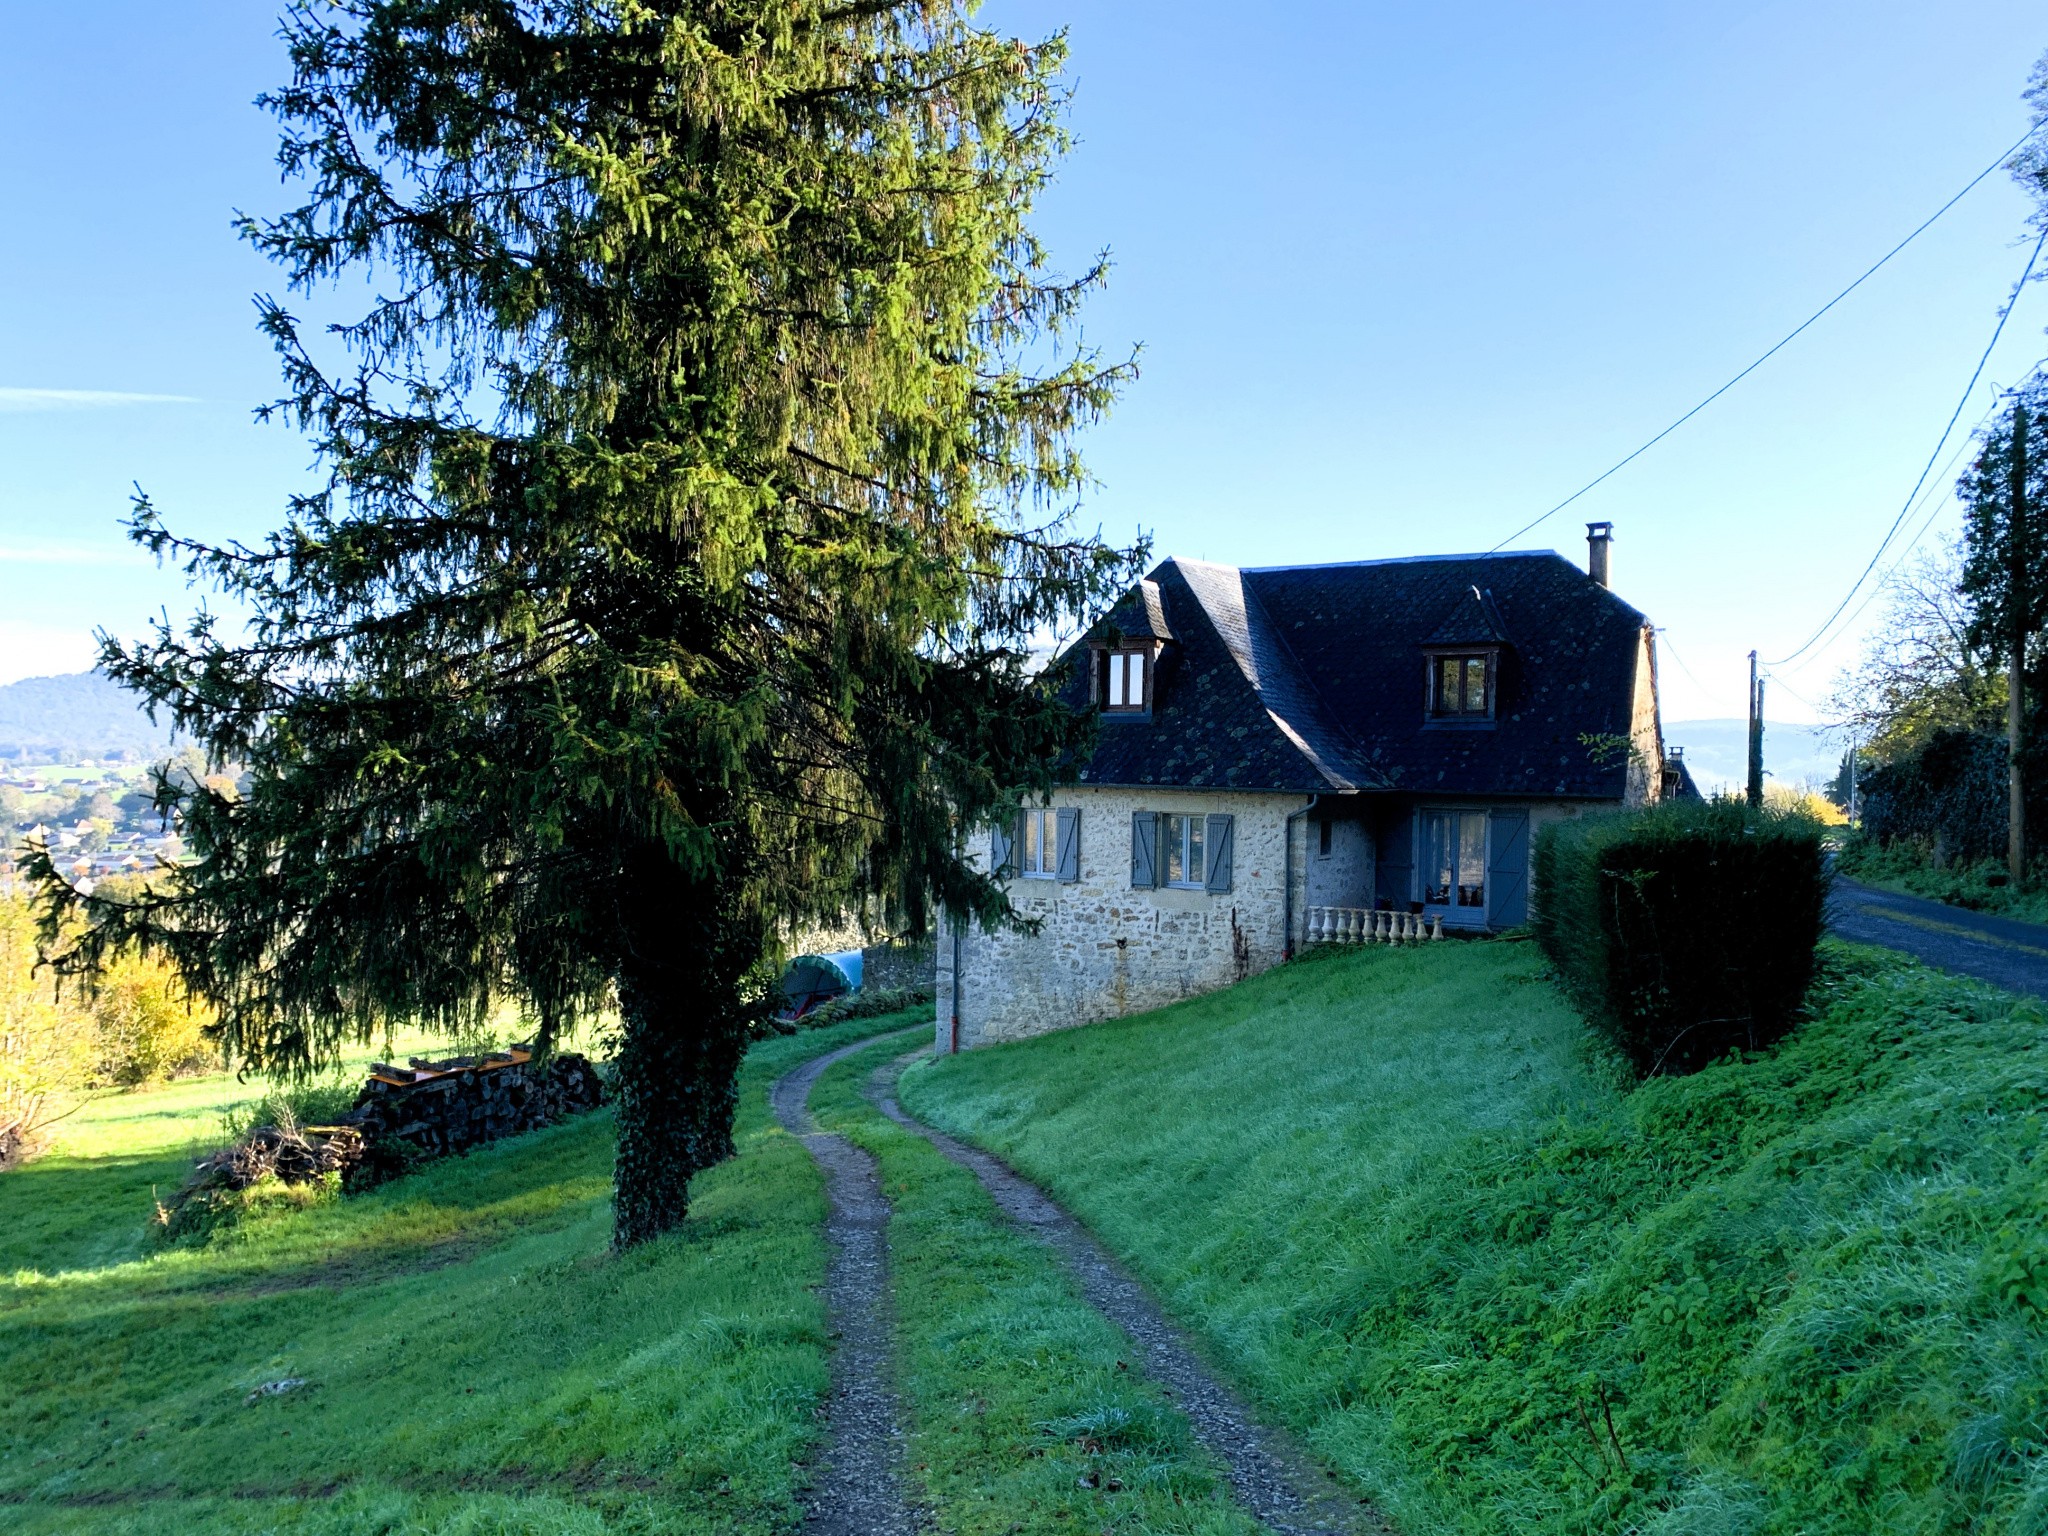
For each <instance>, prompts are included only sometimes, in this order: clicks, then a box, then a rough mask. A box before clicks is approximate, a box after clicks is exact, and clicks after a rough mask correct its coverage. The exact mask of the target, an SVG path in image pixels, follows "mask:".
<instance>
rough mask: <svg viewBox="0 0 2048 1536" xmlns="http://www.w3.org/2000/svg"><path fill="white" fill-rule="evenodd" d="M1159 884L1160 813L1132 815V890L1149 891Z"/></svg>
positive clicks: (1137, 813) (1145, 812) (1136, 813)
mask: <svg viewBox="0 0 2048 1536" xmlns="http://www.w3.org/2000/svg"><path fill="white" fill-rule="evenodd" d="M1158 883H1159V813H1158V812H1157V811H1133V812H1132V813H1131V889H1132V890H1134V891H1149V890H1150V889H1152V887H1154V886H1155V885H1157V884H1158Z"/></svg>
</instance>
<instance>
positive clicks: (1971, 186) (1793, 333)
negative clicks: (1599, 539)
mask: <svg viewBox="0 0 2048 1536" xmlns="http://www.w3.org/2000/svg"><path fill="white" fill-rule="evenodd" d="M2042 126H2043V125H2038V124H2037V125H2036V126H2035V127H2032V128H2029V129H2028V130H2027V131H2026V132H2025V133H2023V134H2021V135H2020V136H2019V137H2018V138H2017V139H2015V140H2014V141H2013V144H2012V148H2010V149H2008V150H2006V151H2005V153H2003V154H2001V155H2000V156H1999V157H1998V158H1997V159H1996V160H1994V161H1992V162H1991V163H1990V164H1989V165H1987V166H1985V167H1984V169H1983V170H1981V171H1979V172H1978V173H1977V174H1976V175H1974V176H1972V177H1971V178H1970V180H1969V182H1968V184H1967V185H1965V186H1964V188H1963V190H1962V191H1960V192H1958V193H1957V194H1956V195H1955V196H1954V197H1952V198H1950V199H1949V200H1948V201H1947V202H1945V203H1943V204H1942V205H1941V206H1940V207H1939V208H1937V209H1935V210H1934V212H1933V213H1931V214H1929V215H1928V216H1927V220H1926V222H1925V223H1923V224H1921V226H1920V227H1919V228H1918V229H1916V230H1914V231H1913V233H1911V234H1910V235H1908V236H1906V238H1905V239H1903V240H1901V241H1900V242H1899V243H1898V244H1897V245H1895V246H1893V247H1892V248H1891V249H1890V250H1888V251H1886V252H1885V253H1884V255H1882V256H1880V257H1879V258H1878V259H1877V260H1876V262H1874V263H1873V264H1872V265H1871V266H1870V268H1869V269H1868V270H1867V271H1866V272H1864V274H1863V275H1862V276H1861V277H1859V278H1857V279H1856V281H1855V282H1853V283H1851V284H1850V285H1849V286H1848V287H1846V288H1844V289H1843V290H1842V291H1841V292H1840V293H1838V294H1836V295H1835V296H1834V297H1833V298H1832V299H1829V300H1828V301H1827V303H1825V304H1823V305H1821V307H1820V308H1819V309H1816V310H1815V311H1814V312H1813V313H1812V314H1810V315H1808V316H1807V317H1806V319H1805V320H1804V321H1802V322H1801V323H1800V324H1799V325H1798V326H1797V327H1795V328H1794V329H1792V330H1790V331H1788V332H1786V333H1785V335H1784V337H1783V338H1782V339H1781V340H1780V341H1779V342H1778V344H1777V345H1776V346H1774V347H1772V348H1771V349H1770V351H1768V352H1766V353H1764V354H1763V356H1761V357H1759V358H1758V359H1757V360H1756V361H1755V362H1753V363H1751V364H1750V365H1749V366H1748V367H1747V368H1745V369H1743V370H1742V372H1740V373H1738V374H1736V375H1735V377H1734V378H1732V379H1730V380H1729V381H1728V382H1727V383H1726V384H1723V385H1722V386H1721V387H1720V388H1719V389H1717V390H1715V391H1714V392H1713V393H1712V394H1711V395H1709V396H1707V398H1706V399H1704V400H1702V401H1701V402H1700V403H1699V404H1698V405H1696V406H1694V407H1693V408H1692V409H1691V410H1689V411H1687V412H1686V413H1685V414H1684V415H1683V416H1681V417H1679V418H1678V420H1676V421H1674V422H1672V423H1671V425H1670V426H1668V427H1666V428H1665V429H1664V430H1663V431H1662V432H1659V433H1658V434H1657V435H1656V436H1655V437H1653V438H1651V439H1650V440H1649V441H1648V442H1647V443H1644V444H1643V445H1642V447H1640V448H1638V449H1637V450H1636V451H1635V452H1634V453H1632V454H1630V455H1629V456H1628V457H1627V458H1625V459H1623V460H1621V461H1620V462H1619V463H1617V464H1615V465H1614V466H1613V467H1612V468H1610V469H1608V470H1607V471H1606V472H1605V473H1603V474H1600V475H1596V476H1595V477H1594V478H1593V479H1591V480H1588V481H1587V482H1586V483H1585V484H1584V485H1582V486H1580V487H1579V488H1578V489H1577V490H1576V491H1573V492H1572V493H1571V495H1569V496H1567V497H1565V499H1564V500H1563V501H1560V502H1559V503H1558V504H1557V505H1556V506H1554V507H1552V508H1551V509H1550V510H1549V511H1548V512H1545V513H1544V514H1543V515H1542V516H1540V517H1537V518H1534V519H1532V520H1531V521H1529V522H1526V523H1524V524H1523V525H1522V526H1521V527H1519V528H1517V529H1516V530H1515V531H1514V532H1513V533H1511V534H1509V535H1508V536H1507V537H1506V538H1504V539H1502V540H1501V541H1500V543H1498V544H1496V545H1494V546H1493V549H1492V550H1489V551H1488V553H1489V554H1491V553H1495V552H1498V551H1499V550H1501V549H1504V548H1506V547H1507V546H1508V545H1510V544H1512V543H1514V541H1515V540H1516V539H1519V538H1520V537H1521V536H1522V535H1523V534H1525V533H1527V532H1529V531H1530V530H1531V529H1533V528H1537V527H1540V526H1541V525H1542V524H1544V523H1546V522H1548V521H1550V519H1551V518H1553V517H1555V516H1557V514H1558V513H1560V512H1562V511H1563V510H1564V509H1565V508H1566V507H1568V506H1570V505H1571V504H1572V503H1573V502H1575V501H1577V500H1578V499H1579V498H1580V497H1581V496H1583V495H1585V494H1586V493H1587V492H1588V491H1590V490H1592V489H1593V488H1594V487H1595V486H1597V485H1599V484H1600V483H1601V482H1602V481H1604V480H1607V479H1608V478H1610V477H1611V476H1613V475H1615V474H1618V473H1619V472H1620V471H1622V470H1624V469H1626V468H1628V466H1629V465H1631V464H1633V463H1634V462H1635V461H1636V460H1637V459H1639V458H1641V457H1642V456H1643V455H1644V454H1646V453H1648V452H1649V451H1650V450H1651V449H1652V448H1654V447H1656V446H1657V445H1658V444H1659V443H1661V442H1663V441H1664V439H1665V438H1667V437H1669V436H1670V435H1671V434H1672V433H1674V432H1676V431H1677V430H1678V429H1679V428H1680V427H1682V426H1684V425H1685V424H1686V423H1687V422H1688V421H1691V420H1692V419H1693V417H1695V416H1697V415H1699V413H1700V412H1701V411H1704V410H1705V409H1706V408H1707V407H1708V406H1710V405H1712V404H1713V403H1714V402H1715V401H1716V400H1718V399H1720V398H1721V397H1722V396H1723V395H1725V394H1727V393H1728V391H1729V390H1731V389H1733V388H1734V387H1735V386H1736V385H1738V384H1740V383H1741V382H1742V381H1743V380H1744V379H1746V378H1748V377H1749V376H1750V375H1751V374H1752V373H1755V372H1756V371H1757V369H1759V368H1761V367H1763V365H1764V364H1765V363H1767V362H1769V361H1770V360H1771V359H1772V358H1773V357H1776V356H1777V355H1778V353H1780V352H1781V351H1783V350H1784V349H1785V347H1786V345H1787V344H1788V343H1790V342H1791V341H1792V340H1793V339H1794V338H1795V337H1797V336H1798V335H1799V334H1800V333H1801V332H1802V331H1804V330H1806V329H1807V328H1808V327H1809V326H1811V325H1812V324H1813V323H1814V322H1815V321H1816V320H1818V319H1820V317H1821V316H1822V315H1825V314H1826V313H1827V312H1828V311H1829V310H1831V309H1833V308H1834V307H1835V306H1836V305H1837V304H1839V303H1841V302H1842V300H1844V299H1846V298H1847V297H1849V295H1850V294H1852V293H1854V292H1855V291H1856V290H1857V289H1858V288H1861V287H1862V286H1863V285H1864V283H1866V282H1868V281H1869V280H1870V279H1871V278H1872V277H1874V276H1876V275H1877V272H1878V270H1879V268H1881V267H1883V266H1884V265H1885V263H1886V262H1888V261H1890V260H1891V259H1892V258H1893V257H1894V256H1896V255H1898V254H1899V252H1901V251H1903V250H1904V249H1905V248H1906V247H1907V246H1909V245H1911V244H1912V243H1913V242H1914V241H1915V240H1917V239H1919V238H1920V237H1921V236H1922V235H1923V234H1925V233H1926V232H1927V230H1928V229H1929V228H1930V227H1932V225H1933V224H1934V222H1935V220H1937V219H1939V218H1940V217H1941V216H1942V215H1943V214H1945V213H1947V212H1948V211H1949V209H1951V208H1953V207H1955V205H1956V204H1957V203H1960V202H1961V201H1962V200H1963V199H1964V198H1965V197H1967V196H1969V194H1970V193H1971V192H1972V191H1974V190H1975V189H1976V186H1977V183H1978V182H1980V181H1982V180H1983V179H1984V178H1985V177H1986V176H1989V175H1990V174H1991V173H1992V172H1993V171H1995V170H1997V169H1998V168H1999V167H2000V166H2001V165H2003V164H2005V162H2006V161H2008V160H2010V159H2011V158H2012V157H2013V155H2014V154H2016V153H2017V152H2018V151H2019V148H2020V146H2021V145H2023V144H2025V143H2026V142H2027V140H2029V139H2031V138H2032V137H2033V136H2034V135H2035V134H2037V133H2039V132H2040V131H2041V127H2042Z"/></svg>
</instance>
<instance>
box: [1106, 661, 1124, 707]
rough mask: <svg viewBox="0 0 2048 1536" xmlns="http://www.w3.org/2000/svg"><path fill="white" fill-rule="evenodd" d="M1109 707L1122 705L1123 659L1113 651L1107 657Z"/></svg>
mask: <svg viewBox="0 0 2048 1536" xmlns="http://www.w3.org/2000/svg"><path fill="white" fill-rule="evenodd" d="M1109 707H1110V708H1111V709H1122V708H1123V707H1124V659H1123V657H1121V656H1119V655H1117V654H1115V653H1114V652H1112V653H1111V654H1110V658H1109Z"/></svg>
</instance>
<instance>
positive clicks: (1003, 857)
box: [988, 821, 1017, 880]
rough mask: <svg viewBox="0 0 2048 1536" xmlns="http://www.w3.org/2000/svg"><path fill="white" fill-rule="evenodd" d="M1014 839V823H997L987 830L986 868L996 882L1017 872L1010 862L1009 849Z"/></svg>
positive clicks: (1015, 835) (1015, 834)
mask: <svg viewBox="0 0 2048 1536" xmlns="http://www.w3.org/2000/svg"><path fill="white" fill-rule="evenodd" d="M1016 837H1017V824H1016V822H1014V821H999V822H997V823H996V824H995V825H994V826H993V827H991V828H990V829H989V834H988V868H989V873H990V874H992V875H994V876H995V877H996V878H997V879H998V880H1003V879H1007V878H1008V877H1009V876H1011V875H1014V874H1015V873H1016V872H1017V871H1016V869H1015V868H1014V867H1013V866H1012V865H1011V862H1010V849H1011V846H1012V844H1013V843H1014V842H1015V841H1016Z"/></svg>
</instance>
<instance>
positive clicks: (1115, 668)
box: [1102, 648, 1152, 715]
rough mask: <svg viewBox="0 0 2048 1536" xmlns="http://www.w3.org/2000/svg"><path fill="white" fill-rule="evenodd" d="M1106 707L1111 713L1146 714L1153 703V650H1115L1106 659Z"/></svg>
mask: <svg viewBox="0 0 2048 1536" xmlns="http://www.w3.org/2000/svg"><path fill="white" fill-rule="evenodd" d="M1105 659H1106V661H1107V663H1108V676H1107V677H1106V678H1105V679H1104V686H1103V690H1102V708H1103V710H1104V712H1105V713H1108V714H1127V715H1134V714H1142V713H1143V712H1144V711H1145V710H1146V709H1147V708H1148V707H1149V706H1150V704H1151V701H1152V652H1151V650H1150V649H1149V648H1148V649H1144V650H1115V651H1111V652H1109V653H1108V655H1107V657H1106V658H1105Z"/></svg>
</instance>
